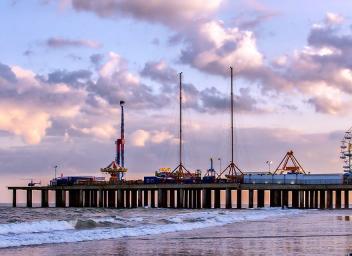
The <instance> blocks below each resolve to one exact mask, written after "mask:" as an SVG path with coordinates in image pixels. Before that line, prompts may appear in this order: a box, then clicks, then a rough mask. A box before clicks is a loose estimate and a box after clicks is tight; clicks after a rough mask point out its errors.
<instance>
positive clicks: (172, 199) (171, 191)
mask: <svg viewBox="0 0 352 256" xmlns="http://www.w3.org/2000/svg"><path fill="white" fill-rule="evenodd" d="M170 208H175V190H174V189H170Z"/></svg>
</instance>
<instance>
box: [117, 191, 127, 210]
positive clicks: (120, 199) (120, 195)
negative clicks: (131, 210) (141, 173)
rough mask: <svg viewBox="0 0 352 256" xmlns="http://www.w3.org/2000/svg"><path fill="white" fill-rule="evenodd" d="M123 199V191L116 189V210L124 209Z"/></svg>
mask: <svg viewBox="0 0 352 256" xmlns="http://www.w3.org/2000/svg"><path fill="white" fill-rule="evenodd" d="M123 199H124V196H123V190H122V189H118V190H117V200H116V208H124V207H125V202H124V200H123Z"/></svg>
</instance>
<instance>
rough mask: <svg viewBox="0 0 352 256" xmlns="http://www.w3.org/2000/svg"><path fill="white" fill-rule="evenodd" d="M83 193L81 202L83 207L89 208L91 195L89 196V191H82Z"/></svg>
mask: <svg viewBox="0 0 352 256" xmlns="http://www.w3.org/2000/svg"><path fill="white" fill-rule="evenodd" d="M83 193H84V202H83V207H90V206H91V205H90V203H91V200H90V197H91V194H90V190H89V189H85V190H83Z"/></svg>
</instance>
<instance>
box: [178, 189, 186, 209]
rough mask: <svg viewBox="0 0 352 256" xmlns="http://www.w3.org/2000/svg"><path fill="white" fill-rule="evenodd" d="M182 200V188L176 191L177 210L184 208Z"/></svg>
mask: <svg viewBox="0 0 352 256" xmlns="http://www.w3.org/2000/svg"><path fill="white" fill-rule="evenodd" d="M183 199H184V190H183V189H182V188H180V189H177V208H184V204H183Z"/></svg>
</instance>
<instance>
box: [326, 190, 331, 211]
mask: <svg viewBox="0 0 352 256" xmlns="http://www.w3.org/2000/svg"><path fill="white" fill-rule="evenodd" d="M326 202H327V208H328V209H332V206H333V205H332V203H333V198H332V190H328V191H327V196H326Z"/></svg>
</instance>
